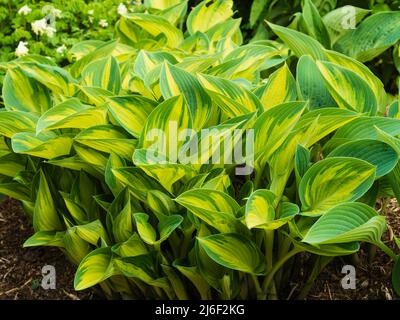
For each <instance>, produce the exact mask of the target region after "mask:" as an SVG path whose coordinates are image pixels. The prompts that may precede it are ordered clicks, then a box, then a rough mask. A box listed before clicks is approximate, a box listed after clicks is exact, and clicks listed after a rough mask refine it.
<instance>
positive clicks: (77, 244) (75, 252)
mask: <svg viewBox="0 0 400 320" xmlns="http://www.w3.org/2000/svg"><path fill="white" fill-rule="evenodd" d="M64 247H65V251H66V253H67V256H68V257H69V258H70V260H71V261H72V262H73V263H74V264H76V265H79V263H80V262H81V261H82V259H83V258H85V256H86V255H87V254H88V253H89V252H90V245H89V244H88V243H87V242H86V241H85V240H83V239H82V238H81V237H80V236H78V235H77V234H76V229H75V228H68V229H67V230H66V231H65V235H64ZM75 275H76V274H75Z"/></svg>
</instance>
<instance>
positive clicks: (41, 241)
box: [23, 231, 64, 248]
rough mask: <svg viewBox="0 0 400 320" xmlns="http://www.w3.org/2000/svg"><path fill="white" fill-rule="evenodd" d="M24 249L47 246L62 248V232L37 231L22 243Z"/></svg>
mask: <svg viewBox="0 0 400 320" xmlns="http://www.w3.org/2000/svg"><path fill="white" fill-rule="evenodd" d="M23 246H24V248H29V247H39V246H49V247H61V248H62V247H64V232H54V231H39V232H36V233H35V234H34V235H33V236H31V237H29V239H27V240H26V241H25V242H24V245H23Z"/></svg>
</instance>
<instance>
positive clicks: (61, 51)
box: [56, 44, 67, 54]
mask: <svg viewBox="0 0 400 320" xmlns="http://www.w3.org/2000/svg"><path fill="white" fill-rule="evenodd" d="M65 51H67V47H66V46H65V44H63V45H62V46H60V47H58V48H57V49H56V52H57V53H58V54H64V53H65Z"/></svg>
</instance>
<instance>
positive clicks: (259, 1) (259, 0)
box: [250, 0, 268, 27]
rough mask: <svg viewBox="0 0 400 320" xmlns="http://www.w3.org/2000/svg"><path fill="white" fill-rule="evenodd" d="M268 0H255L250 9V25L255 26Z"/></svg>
mask: <svg viewBox="0 0 400 320" xmlns="http://www.w3.org/2000/svg"><path fill="white" fill-rule="evenodd" d="M267 2H268V0H254V1H253V3H252V5H251V10H250V25H251V27H254V25H255V24H256V22H257V20H258V19H259V18H260V16H261V14H262V12H263V10H264V7H265V6H266V5H267Z"/></svg>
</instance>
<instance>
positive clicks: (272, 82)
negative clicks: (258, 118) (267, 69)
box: [255, 64, 297, 111]
mask: <svg viewBox="0 0 400 320" xmlns="http://www.w3.org/2000/svg"><path fill="white" fill-rule="evenodd" d="M255 93H256V95H257V96H258V97H259V98H260V100H261V103H262V105H263V108H264V111H266V110H269V109H271V108H273V107H275V106H276V105H279V104H282V103H284V102H289V101H296V98H297V86H296V81H295V80H294V78H293V76H292V74H291V73H290V70H289V68H288V66H287V65H286V64H284V65H283V67H281V68H279V69H278V70H277V71H275V72H274V73H273V74H272V75H271V76H270V77H269V78H268V82H267V83H266V84H265V85H264V86H262V87H261V88H259V89H257V91H256V92H255Z"/></svg>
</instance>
